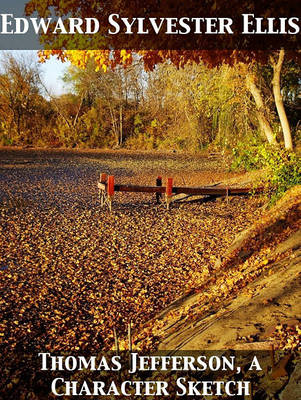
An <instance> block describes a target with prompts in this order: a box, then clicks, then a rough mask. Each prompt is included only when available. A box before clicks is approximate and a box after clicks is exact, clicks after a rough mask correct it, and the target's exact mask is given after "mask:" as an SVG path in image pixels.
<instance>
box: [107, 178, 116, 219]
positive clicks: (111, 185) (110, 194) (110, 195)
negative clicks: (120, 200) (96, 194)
mask: <svg viewBox="0 0 301 400" xmlns="http://www.w3.org/2000/svg"><path fill="white" fill-rule="evenodd" d="M114 186H115V179H114V176H113V175H109V177H108V187H107V190H108V201H109V209H110V211H112V199H113V196H114Z"/></svg>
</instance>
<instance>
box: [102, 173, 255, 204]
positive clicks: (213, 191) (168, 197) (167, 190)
mask: <svg viewBox="0 0 301 400" xmlns="http://www.w3.org/2000/svg"><path fill="white" fill-rule="evenodd" d="M97 187H98V190H99V197H100V203H101V206H102V207H104V206H105V205H107V206H108V207H109V209H110V210H112V200H113V197H114V194H115V192H128V193H155V194H156V201H157V203H159V202H160V200H161V199H162V195H163V194H165V201H166V207H167V209H169V206H170V203H171V202H172V201H173V197H174V196H175V195H178V194H186V195H190V196H210V197H213V198H216V197H228V196H245V195H250V194H254V193H262V192H263V188H257V189H252V188H237V187H222V186H202V187H180V186H173V178H167V183H166V186H162V178H161V177H160V176H159V177H158V178H157V179H156V186H141V185H128V184H115V179H114V176H112V175H110V176H107V175H106V174H101V175H100V180H99V181H98V183H97Z"/></svg>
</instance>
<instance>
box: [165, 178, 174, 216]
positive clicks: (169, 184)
mask: <svg viewBox="0 0 301 400" xmlns="http://www.w3.org/2000/svg"><path fill="white" fill-rule="evenodd" d="M172 184H173V179H172V178H167V185H166V207H167V210H169V204H170V203H171V196H172Z"/></svg>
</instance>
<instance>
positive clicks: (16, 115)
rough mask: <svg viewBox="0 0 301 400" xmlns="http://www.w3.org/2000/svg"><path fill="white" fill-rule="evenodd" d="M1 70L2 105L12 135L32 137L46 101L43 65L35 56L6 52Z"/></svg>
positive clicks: (8, 130)
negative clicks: (41, 73)
mask: <svg viewBox="0 0 301 400" xmlns="http://www.w3.org/2000/svg"><path fill="white" fill-rule="evenodd" d="M1 71H2V73H1V75H0V97H1V109H2V118H3V122H4V123H5V125H6V127H7V132H8V135H9V136H10V137H11V138H13V139H14V140H15V141H17V142H18V141H21V142H27V141H30V140H31V137H32V135H33V134H34V131H35V129H34V123H33V122H34V121H37V120H38V119H39V118H38V114H39V109H40V108H41V105H42V103H43V101H44V99H43V97H42V96H41V87H40V72H39V65H38V63H37V62H36V61H35V60H34V59H33V58H28V57H26V56H20V57H14V56H13V55H12V54H10V53H3V54H2V60H1Z"/></svg>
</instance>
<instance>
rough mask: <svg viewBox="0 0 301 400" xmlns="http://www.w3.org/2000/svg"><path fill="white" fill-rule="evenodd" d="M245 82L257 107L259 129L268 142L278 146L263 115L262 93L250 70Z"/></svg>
mask: <svg viewBox="0 0 301 400" xmlns="http://www.w3.org/2000/svg"><path fill="white" fill-rule="evenodd" d="M246 84H247V88H248V89H249V90H250V92H251V94H252V96H253V98H254V100H255V104H256V109H257V118H258V122H259V126H260V129H261V130H262V132H263V133H264V134H265V136H266V139H267V141H268V142H269V143H270V144H272V145H274V146H278V143H277V141H276V139H275V137H274V134H273V130H272V128H271V125H270V123H269V121H268V120H267V118H266V116H265V112H264V109H265V107H264V103H263V99H262V95H261V93H260V90H259V89H258V87H257V86H256V83H255V76H254V74H252V73H250V72H248V73H247V75H246Z"/></svg>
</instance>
